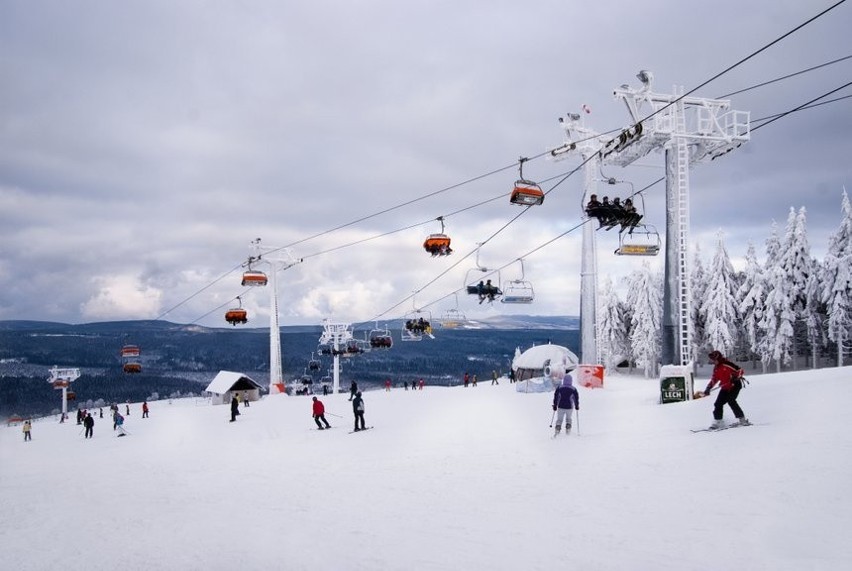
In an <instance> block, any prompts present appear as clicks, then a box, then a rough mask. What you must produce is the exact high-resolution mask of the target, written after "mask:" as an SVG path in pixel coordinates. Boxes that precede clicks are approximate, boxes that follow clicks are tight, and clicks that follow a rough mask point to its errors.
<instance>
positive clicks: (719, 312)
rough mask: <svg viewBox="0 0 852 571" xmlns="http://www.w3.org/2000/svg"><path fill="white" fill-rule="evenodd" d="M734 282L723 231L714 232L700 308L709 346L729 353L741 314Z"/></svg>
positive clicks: (734, 343) (724, 353)
mask: <svg viewBox="0 0 852 571" xmlns="http://www.w3.org/2000/svg"><path fill="white" fill-rule="evenodd" d="M736 290H737V285H736V282H735V280H734V267H733V266H732V265H731V259H730V258H729V257H728V250H727V249H726V248H725V241H724V239H723V237H722V231H721V230H720V231H719V233H718V234H717V240H716V253H715V254H714V255H713V262H712V263H711V264H710V270H709V271H708V272H707V287H706V289H705V293H704V300H703V303H702V304H701V309H700V312H701V314H702V315H703V316H704V320H705V330H706V335H707V343H708V348H712V349H714V350H717V351H721V352H722V354H723V355H730V354H732V353H733V349H734V347H735V346H736V338H737V328H738V327H739V323H740V318H739V314H738V312H737V298H736Z"/></svg>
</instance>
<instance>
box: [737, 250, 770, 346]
mask: <svg viewBox="0 0 852 571" xmlns="http://www.w3.org/2000/svg"><path fill="white" fill-rule="evenodd" d="M763 282H764V279H763V270H762V268H761V267H760V262H758V260H757V253H756V252H755V249H754V244H753V243H751V242H749V244H748V251H747V252H746V266H745V270H744V271H743V282H742V284H740V287H739V288H738V289H737V311H738V312H739V314H740V316H741V323H742V328H743V333H744V336H745V340H746V344H747V345H748V348H749V351H751V353H752V354H754V355H757V353H758V350H757V346H758V340H759V336H760V327H759V326H758V323H759V322H760V319H761V318H762V317H763V308H764V303H765V298H766V293H765V291H764V286H763Z"/></svg>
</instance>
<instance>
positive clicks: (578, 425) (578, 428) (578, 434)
mask: <svg viewBox="0 0 852 571" xmlns="http://www.w3.org/2000/svg"><path fill="white" fill-rule="evenodd" d="M577 436H580V409H579V408H578V409H577Z"/></svg>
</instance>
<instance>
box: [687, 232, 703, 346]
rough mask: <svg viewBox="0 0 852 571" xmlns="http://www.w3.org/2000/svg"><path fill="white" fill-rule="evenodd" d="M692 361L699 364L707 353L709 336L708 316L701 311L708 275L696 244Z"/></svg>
mask: <svg viewBox="0 0 852 571" xmlns="http://www.w3.org/2000/svg"><path fill="white" fill-rule="evenodd" d="M690 282H691V285H692V315H691V316H690V319H692V359H693V361H695V362H697V359H698V356H699V355H700V354H706V353H707V334H706V332H705V323H706V315H705V313H704V312H703V311H702V310H701V306H702V305H703V304H704V294H705V292H706V290H707V275H706V274H705V272H704V263H703V262H702V261H701V246H700V245H699V244H698V243H696V244H695V257H694V258H693V262H692V276H691V277H690Z"/></svg>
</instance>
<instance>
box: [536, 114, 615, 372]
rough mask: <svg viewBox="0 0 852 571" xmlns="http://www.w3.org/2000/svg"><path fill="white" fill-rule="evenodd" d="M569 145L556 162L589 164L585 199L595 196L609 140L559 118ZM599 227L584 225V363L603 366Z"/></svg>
mask: <svg viewBox="0 0 852 571" xmlns="http://www.w3.org/2000/svg"><path fill="white" fill-rule="evenodd" d="M559 123H560V125H561V126H562V128H563V130H564V131H565V138H566V140H567V142H566V143H565V144H564V145H562V146H561V147H558V148H556V149H554V150H553V151H551V153H550V154H551V157H553V158H554V159H555V160H560V159H564V158H568V157H569V156H571V155H572V154H573V152H574V151H576V152H578V153H579V154H580V157H581V158H582V159H583V160H584V161H586V164H585V165H584V167H583V196H588V195H590V194H593V193H594V191H595V183H596V180H597V179H596V177H597V176H598V172H599V171H600V166H601V159H600V154H599V153H600V150H601V148H602V147H603V145H605V144H606V142H607V140H608V139H607V138H606V137H603V136H601V135H600V134H599V133H597V132H595V131H593V130H592V129H589V128H587V127H586V126H585V123H584V122H583V121H582V120H581V116H580V115H579V114H576V113H571V114H569V115H568V117H567V118H566V119H563V118H561V117H560V118H559ZM595 230H596V228H595V225H594V224H584V225H583V244H582V251H581V258H580V362H581V363H600V362H601V352H600V347H599V346H598V343H597V339H598V320H597V313H598V311H597V291H598V261H597V241H596V239H595V236H596V234H595Z"/></svg>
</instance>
